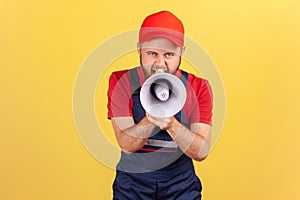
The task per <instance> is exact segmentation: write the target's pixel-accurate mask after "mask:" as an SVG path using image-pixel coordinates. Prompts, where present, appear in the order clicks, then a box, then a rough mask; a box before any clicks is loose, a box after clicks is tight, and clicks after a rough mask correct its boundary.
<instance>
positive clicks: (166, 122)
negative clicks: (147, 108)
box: [146, 113, 177, 130]
mask: <svg viewBox="0 0 300 200" xmlns="http://www.w3.org/2000/svg"><path fill="white" fill-rule="evenodd" d="M146 116H147V119H148V121H149V122H151V123H153V124H155V125H156V126H158V127H159V128H160V129H162V130H169V129H171V128H172V127H174V125H175V124H176V122H177V120H176V118H175V117H174V116H172V117H167V118H158V117H153V116H151V115H150V114H149V113H146Z"/></svg>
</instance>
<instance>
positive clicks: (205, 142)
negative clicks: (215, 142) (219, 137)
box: [167, 120, 210, 161]
mask: <svg viewBox="0 0 300 200" xmlns="http://www.w3.org/2000/svg"><path fill="white" fill-rule="evenodd" d="M173 123H174V124H173V126H172V127H170V128H169V129H168V130H167V132H168V133H169V134H170V136H171V137H172V138H173V140H174V141H175V142H176V143H177V144H178V146H179V147H180V149H181V150H182V151H183V152H184V153H185V154H186V155H187V156H189V157H190V158H192V159H194V160H197V161H201V160H203V159H205V158H206V156H207V154H208V152H209V149H210V137H204V136H203V135H204V134H203V135H202V134H199V133H195V132H193V131H191V130H190V129H188V128H186V127H185V126H184V125H183V124H181V123H180V122H178V121H177V120H174V122H173Z"/></svg>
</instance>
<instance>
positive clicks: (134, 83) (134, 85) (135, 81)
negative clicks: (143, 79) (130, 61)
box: [129, 67, 141, 95]
mask: <svg viewBox="0 0 300 200" xmlns="http://www.w3.org/2000/svg"><path fill="white" fill-rule="evenodd" d="M129 76H130V77H129V80H130V87H131V94H132V95H133V94H136V93H137V92H139V89H140V87H141V86H140V78H139V75H138V71H137V67H135V68H132V69H130V70H129Z"/></svg>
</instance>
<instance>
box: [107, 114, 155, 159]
mask: <svg viewBox="0 0 300 200" xmlns="http://www.w3.org/2000/svg"><path fill="white" fill-rule="evenodd" d="M111 121H112V126H113V129H114V132H115V135H116V138H117V141H118V143H119V146H120V148H121V149H122V151H124V152H125V153H133V152H135V151H137V150H139V149H140V148H141V147H143V146H144V144H145V142H146V140H147V138H148V137H149V136H150V134H151V133H152V131H153V130H154V128H155V125H154V124H152V123H150V122H149V121H148V119H147V117H144V118H143V119H142V120H141V121H140V122H139V123H138V124H135V123H134V121H133V118H132V117H113V118H111Z"/></svg>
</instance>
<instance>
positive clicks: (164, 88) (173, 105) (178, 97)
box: [140, 73, 186, 118]
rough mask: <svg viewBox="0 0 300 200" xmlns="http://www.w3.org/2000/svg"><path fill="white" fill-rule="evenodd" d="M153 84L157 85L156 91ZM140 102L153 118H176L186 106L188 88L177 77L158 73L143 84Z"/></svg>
mask: <svg viewBox="0 0 300 200" xmlns="http://www.w3.org/2000/svg"><path fill="white" fill-rule="evenodd" d="M165 83H167V84H165ZM153 84H156V88H154V89H153ZM153 90H154V92H153ZM168 90H169V91H168ZM153 93H154V94H153ZM140 100H141V104H142V106H143V108H144V109H145V111H146V112H148V113H149V114H150V115H152V116H155V117H159V118H166V117H170V116H174V115H175V114H177V113H178V112H179V111H180V110H181V109H182V107H183V106H184V104H185V101H186V88H185V86H184V84H183V83H182V81H181V80H180V79H179V78H177V77H176V76H174V75H172V74H168V73H157V74H154V75H153V76H151V77H150V78H148V79H147V80H146V82H145V83H144V84H143V86H142V88H141V93H140Z"/></svg>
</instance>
